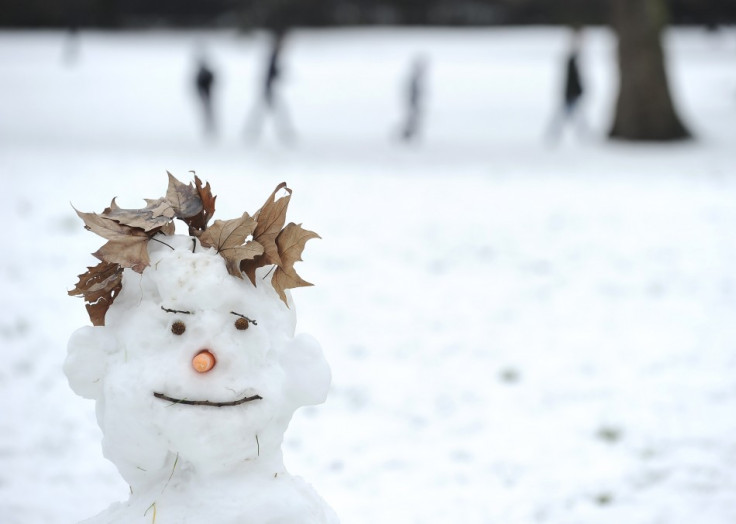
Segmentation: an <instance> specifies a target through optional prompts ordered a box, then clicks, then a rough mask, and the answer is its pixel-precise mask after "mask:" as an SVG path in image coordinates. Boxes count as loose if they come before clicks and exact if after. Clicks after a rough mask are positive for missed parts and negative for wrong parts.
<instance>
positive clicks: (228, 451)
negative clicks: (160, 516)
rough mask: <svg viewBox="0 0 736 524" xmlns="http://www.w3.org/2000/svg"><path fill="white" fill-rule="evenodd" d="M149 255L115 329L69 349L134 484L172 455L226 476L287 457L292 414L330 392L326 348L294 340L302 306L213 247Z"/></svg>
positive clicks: (124, 296)
mask: <svg viewBox="0 0 736 524" xmlns="http://www.w3.org/2000/svg"><path fill="white" fill-rule="evenodd" d="M187 244H188V245H189V246H190V247H191V242H187ZM166 249H167V250H168V248H166ZM151 251H152V252H151V257H152V264H151V266H150V267H148V268H146V270H145V271H144V273H143V274H142V275H138V274H136V273H133V272H130V273H127V272H126V274H125V276H124V281H123V290H122V292H121V293H120V295H119V296H118V297H117V299H116V301H115V303H114V304H113V305H112V306H111V308H110V309H109V311H108V313H107V317H106V325H105V326H104V327H97V328H85V329H83V330H80V331H81V332H80V333H79V335H76V334H75V335H76V336H73V337H72V339H71V340H70V343H69V358H68V359H67V364H66V369H65V371H66V372H67V375H68V376H69V379H70V383H71V385H72V387H73V388H74V389H75V390H76V391H78V392H79V393H80V394H83V395H85V396H88V397H92V398H95V399H96V400H98V419H99V423H100V426H101V428H102V430H103V433H104V441H103V447H104V450H105V454H106V456H107V457H108V458H110V459H111V460H112V461H113V462H115V464H116V465H117V466H118V468H119V469H120V471H121V473H123V476H124V477H125V478H126V480H128V481H129V482H131V484H132V483H133V482H134V480H135V479H136V478H139V477H141V476H145V475H144V474H143V473H142V472H149V471H152V470H156V469H157V468H161V467H163V465H164V463H165V461H166V460H167V457H170V456H171V455H172V454H175V455H177V456H179V457H180V458H181V459H185V460H187V461H188V462H189V463H191V464H193V465H194V466H195V467H196V468H198V469H202V470H213V469H215V470H217V469H227V468H228V467H230V466H232V465H233V464H237V463H241V462H243V461H249V460H256V459H257V458H258V457H259V456H261V454H265V453H268V452H272V451H278V448H279V447H280V444H281V441H282V438H283V433H284V431H285V430H286V427H287V426H288V423H289V420H290V418H291V416H292V414H293V411H294V410H295V409H296V408H298V407H299V406H302V405H307V404H313V403H319V402H322V401H323V400H324V397H325V396H326V392H327V388H328V386H329V380H330V379H329V369H328V368H327V364H326V362H325V361H324V358H323V356H322V352H321V349H320V348H319V345H318V344H317V343H316V342H315V341H314V340H313V339H311V338H310V337H308V336H305V335H302V336H299V337H294V324H295V315H294V313H293V306H292V309H289V308H287V307H286V305H285V304H284V303H283V302H282V301H281V300H280V299H279V298H278V295H277V294H276V293H275V291H274V290H273V289H272V288H271V287H270V285H268V282H267V280H264V281H263V282H262V285H259V286H253V285H252V284H251V283H250V281H249V280H247V279H245V280H240V279H237V278H235V277H233V276H230V275H229V274H228V273H227V270H226V269H225V266H224V262H223V260H222V258H221V257H220V256H219V255H217V254H215V253H214V252H212V251H202V252H199V253H192V252H191V251H190V250H188V249H177V250H175V251H170V250H168V251H163V250H161V249H156V248H154V249H152V250H151ZM90 330H91V331H90ZM82 361H86V368H87V369H86V370H85V372H84V373H82V372H79V371H78V370H75V369H74V367H75V366H74V364H75V363H80V362H82ZM85 373H86V375H85ZM75 383H76V387H75Z"/></svg>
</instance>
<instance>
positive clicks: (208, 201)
mask: <svg viewBox="0 0 736 524" xmlns="http://www.w3.org/2000/svg"><path fill="white" fill-rule="evenodd" d="M194 185H195V187H196V189H197V194H198V195H199V199H200V200H201V202H202V210H201V211H200V212H199V213H197V214H196V215H194V216H191V217H184V218H182V220H184V222H186V223H187V225H188V226H189V234H190V235H192V236H196V235H197V232H199V231H204V230H205V229H207V223H208V222H209V221H210V219H211V218H212V215H214V214H215V199H216V198H217V197H216V196H213V195H212V190H211V189H210V183H209V182H207V185H205V186H204V187H202V181H201V180H200V179H199V177H198V176H197V175H194Z"/></svg>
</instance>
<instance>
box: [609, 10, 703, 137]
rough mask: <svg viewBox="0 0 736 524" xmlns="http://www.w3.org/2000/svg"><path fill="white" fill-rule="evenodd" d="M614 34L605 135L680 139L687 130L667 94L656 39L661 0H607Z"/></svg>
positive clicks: (661, 20)
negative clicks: (614, 86)
mask: <svg viewBox="0 0 736 524" xmlns="http://www.w3.org/2000/svg"><path fill="white" fill-rule="evenodd" d="M611 4H612V9H613V13H612V14H613V27H614V30H615V31H616V34H617V36H618V66H619V76H620V86H619V93H618V101H617V103H616V115H615V120H614V123H613V127H612V128H611V131H610V134H609V136H610V137H612V138H622V139H626V140H679V139H684V138H689V137H690V132H689V131H688V130H687V129H686V128H685V126H684V124H683V123H682V121H681V120H680V118H679V117H678V116H677V112H676V111H675V107H674V105H673V103H672V97H671V96H670V90H669V86H668V84H667V73H666V71H665V64H664V53H663V51H662V43H661V40H660V36H661V30H662V27H663V26H664V22H665V17H666V14H665V6H664V2H663V1H662V0H611Z"/></svg>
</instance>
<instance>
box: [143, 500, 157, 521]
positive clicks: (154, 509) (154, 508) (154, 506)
mask: <svg viewBox="0 0 736 524" xmlns="http://www.w3.org/2000/svg"><path fill="white" fill-rule="evenodd" d="M151 508H153V520H152V521H151V524H156V503H155V502H153V503H152V504H151V505H150V506H148V509H147V510H146V511H145V513H143V516H144V517H145V516H146V515H147V514H148V510H149V509H151Z"/></svg>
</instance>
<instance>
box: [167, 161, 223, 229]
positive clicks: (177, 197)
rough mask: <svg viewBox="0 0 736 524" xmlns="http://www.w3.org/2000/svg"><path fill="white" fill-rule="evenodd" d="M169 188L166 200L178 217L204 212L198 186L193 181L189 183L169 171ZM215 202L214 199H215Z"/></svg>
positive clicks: (187, 216) (182, 217)
mask: <svg viewBox="0 0 736 524" xmlns="http://www.w3.org/2000/svg"><path fill="white" fill-rule="evenodd" d="M166 174H167V175H169V188H168V189H167V191H166V200H168V201H169V203H170V204H171V205H172V207H173V208H174V213H175V214H176V218H181V219H185V218H190V217H194V216H195V215H197V214H199V213H201V212H202V209H203V207H204V206H203V204H202V199H201V198H200V196H199V192H198V191H197V188H195V187H194V186H193V185H192V184H191V182H190V183H189V184H188V185H187V184H184V183H182V182H180V181H179V180H177V178H176V177H175V176H174V175H172V174H171V173H169V172H168V171H167V172H166ZM213 204H214V201H213Z"/></svg>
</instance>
